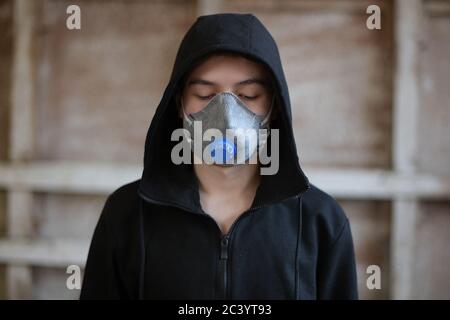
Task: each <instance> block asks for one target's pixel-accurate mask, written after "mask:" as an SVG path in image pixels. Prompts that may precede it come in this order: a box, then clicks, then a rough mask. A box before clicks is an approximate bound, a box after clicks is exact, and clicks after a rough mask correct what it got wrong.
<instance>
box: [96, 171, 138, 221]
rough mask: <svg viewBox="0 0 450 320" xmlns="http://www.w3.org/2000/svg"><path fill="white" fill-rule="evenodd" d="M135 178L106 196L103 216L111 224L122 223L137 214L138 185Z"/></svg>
mask: <svg viewBox="0 0 450 320" xmlns="http://www.w3.org/2000/svg"><path fill="white" fill-rule="evenodd" d="M139 182H140V180H135V181H132V182H129V183H127V184H124V185H122V186H120V187H119V188H117V189H115V190H114V191H113V192H112V193H111V194H109V195H108V197H107V198H106V202H105V205H104V207H103V211H102V218H103V219H104V220H106V221H108V222H107V223H108V224H111V225H116V226H117V225H121V224H123V223H126V221H128V220H130V219H133V217H134V216H137V212H138V209H139V208H138V206H139V194H138V186H139Z"/></svg>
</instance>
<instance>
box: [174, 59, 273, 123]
mask: <svg viewBox="0 0 450 320" xmlns="http://www.w3.org/2000/svg"><path fill="white" fill-rule="evenodd" d="M224 91H229V92H233V93H234V94H235V95H237V96H238V97H239V99H241V100H242V101H243V102H244V103H245V104H246V105H247V107H248V108H249V109H250V110H251V111H252V112H254V113H255V114H257V115H260V116H265V115H266V114H267V113H268V112H269V108H270V104H271V101H272V86H271V75H270V74H269V72H268V71H267V70H266V68H265V67H264V66H263V65H261V64H259V63H257V62H254V61H252V60H249V59H246V58H245V57H242V56H237V55H236V56H235V55H214V56H212V57H210V58H208V59H207V60H205V61H203V62H202V63H201V64H200V65H199V66H197V67H196V68H195V69H194V70H193V71H192V72H191V73H190V75H189V77H188V79H187V81H186V83H185V86H184V89H183V92H182V96H181V100H182V105H183V107H184V111H185V112H186V114H191V113H195V112H198V111H201V110H202V109H203V108H204V107H205V106H206V104H207V103H208V101H209V100H211V99H212V98H213V97H214V96H215V95H216V94H218V93H221V92H224ZM180 111H181V110H180ZM181 114H182V113H181V112H180V115H181Z"/></svg>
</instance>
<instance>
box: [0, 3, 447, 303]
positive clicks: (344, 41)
mask: <svg viewBox="0 0 450 320" xmlns="http://www.w3.org/2000/svg"><path fill="white" fill-rule="evenodd" d="M72 3H76V4H78V5H80V7H81V10H82V30H81V31H69V30H67V28H66V27H65V19H66V17H67V15H66V13H65V10H66V7H67V6H68V5H69V4H72ZM370 4H377V5H379V6H380V8H381V10H382V29H381V30H368V29H367V28H366V19H367V17H368V15H367V14H366V8H367V6H368V5H370ZM218 11H221V12H252V13H254V14H256V15H257V16H258V17H259V18H260V19H261V20H262V22H263V23H264V24H265V25H266V26H267V27H268V29H269V30H270V31H271V33H272V34H273V36H274V37H275V40H276V41H277V43H278V45H279V48H280V53H281V56H282V59H283V66H284V69H285V73H286V76H287V80H288V85H289V89H290V94H291V102H292V107H293V123H294V130H295V136H296V141H297V143H298V150H299V153H300V161H301V163H302V166H304V167H305V168H306V169H305V171H306V174H307V175H308V176H309V177H310V178H311V181H312V182H313V183H314V184H316V185H317V186H319V187H321V188H323V189H324V190H325V191H327V192H329V193H331V194H332V195H334V196H335V197H336V198H337V199H338V201H339V203H340V204H341V205H342V206H343V208H344V209H345V211H346V213H347V214H348V216H349V218H350V221H351V224H352V230H353V236H354V241H355V246H356V254H357V260H358V282H359V290H360V296H361V298H363V299H388V298H391V299H396V298H421V299H428V298H450V289H449V288H450V283H449V281H450V274H449V272H450V271H449V270H448V267H447V266H448V265H449V263H450V254H449V252H450V251H449V250H448V245H449V244H450V237H449V236H448V232H447V230H448V228H449V227H450V203H449V201H450V169H449V167H448V165H447V164H448V163H449V162H450V161H449V160H450V147H449V146H450V144H449V143H448V137H449V136H450V129H449V128H450V126H449V124H450V104H449V102H448V101H450V96H449V91H448V82H449V80H450V79H449V75H450V62H449V60H448V57H449V56H450V4H449V3H448V2H446V1H436V0H435V1H426V0H395V1H394V0H392V1H390V0H384V1H382V0H378V1H375V0H373V1H359V0H339V1H328V0H322V1H312V0H298V1H294V0H283V1H275V0H263V1H256V0H239V1H238V0H222V1H219V0H197V1H195V0H191V1H181V0H180V1H138V0H130V1H119V0H111V1H55V0H39V1H33V2H30V1H26V0H1V1H0V30H1V32H2V35H3V34H5V35H6V36H5V37H4V36H2V37H1V38H0V57H1V61H2V64H1V66H0V82H1V86H0V105H1V109H0V232H1V239H0V296H1V297H3V298H26V297H31V298H37V299H45V298H51V299H53V298H55V299H60V298H67V299H73V298H77V297H78V295H79V291H77V290H73V291H71V290H67V289H66V287H65V280H66V277H67V275H66V273H65V268H66V267H67V265H69V264H73V263H74V264H79V265H81V266H82V265H83V264H84V262H85V258H86V253H87V249H88V246H89V241H90V237H91V235H92V232H93V228H94V227H95V224H96V221H97V219H98V215H99V214H100V211H101V209H102V207H103V204H104V201H105V199H106V196H107V194H109V193H110V192H111V191H112V190H114V189H115V188H117V187H118V186H120V185H122V184H124V183H126V182H128V181H131V180H134V179H137V178H139V176H140V174H141V170H142V157H143V151H144V139H145V134H146V132H147V129H148V125H149V123H150V121H151V118H152V116H153V114H154V110H155V108H156V106H157V104H158V102H159V100H160V98H161V96H162V92H163V90H164V88H165V86H166V84H167V81H168V79H169V76H170V72H171V68H172V65H173V62H174V59H175V54H176V50H177V49H178V46H179V43H180V41H181V38H182V37H183V35H184V33H185V32H186V30H187V28H188V27H189V26H190V25H191V24H192V23H193V22H194V21H195V18H196V16H197V15H199V14H205V13H210V12H218ZM5 62H6V63H5ZM373 264H375V265H379V266H380V267H381V270H382V288H381V290H368V289H367V287H366V278H367V274H366V268H367V267H368V266H369V265H373Z"/></svg>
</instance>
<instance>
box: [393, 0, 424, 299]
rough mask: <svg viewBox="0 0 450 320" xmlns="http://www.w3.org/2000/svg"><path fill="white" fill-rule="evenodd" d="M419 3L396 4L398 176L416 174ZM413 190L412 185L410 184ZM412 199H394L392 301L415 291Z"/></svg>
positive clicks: (400, 1) (414, 208) (395, 154)
mask: <svg viewBox="0 0 450 320" xmlns="http://www.w3.org/2000/svg"><path fill="white" fill-rule="evenodd" d="M422 4H423V3H422V1H421V0H396V2H395V13H396V16H395V41H396V62H397V66H396V70H395V72H396V73H395V82H394V109H393V113H394V128H393V135H394V136H393V148H394V149H393V152H392V154H393V157H394V158H393V162H394V170H395V171H396V172H398V173H399V174H405V175H413V176H414V174H415V171H416V165H415V164H416V156H417V134H418V111H419V102H420V100H419V90H420V86H419V41H420V37H421V33H420V31H421V26H422V14H423V6H422ZM413 186H414V184H413ZM417 214H418V209H417V201H416V200H415V199H410V200H405V199H396V200H395V201H394V202H393V205H392V224H391V228H392V229H391V230H392V231H391V252H390V253H391V259H390V261H391V281H390V284H391V298H393V299H410V298H411V297H412V294H413V290H412V288H413V287H414V274H413V272H414V263H413V262H414V244H415V232H416V220H417Z"/></svg>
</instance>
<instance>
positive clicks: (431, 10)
mask: <svg viewBox="0 0 450 320" xmlns="http://www.w3.org/2000/svg"><path fill="white" fill-rule="evenodd" d="M424 8H425V14H426V15H428V16H431V17H438V16H445V17H450V1H448V0H428V1H425V2H424Z"/></svg>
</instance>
